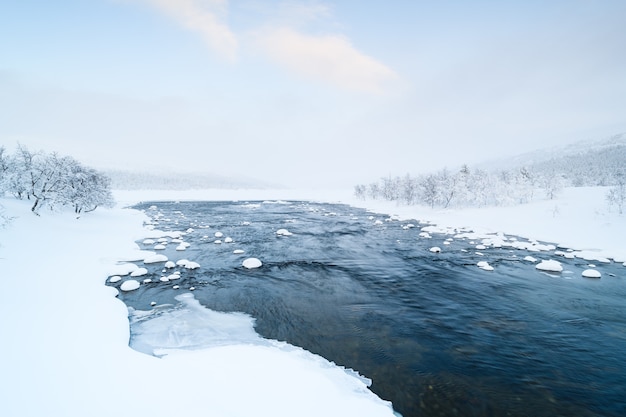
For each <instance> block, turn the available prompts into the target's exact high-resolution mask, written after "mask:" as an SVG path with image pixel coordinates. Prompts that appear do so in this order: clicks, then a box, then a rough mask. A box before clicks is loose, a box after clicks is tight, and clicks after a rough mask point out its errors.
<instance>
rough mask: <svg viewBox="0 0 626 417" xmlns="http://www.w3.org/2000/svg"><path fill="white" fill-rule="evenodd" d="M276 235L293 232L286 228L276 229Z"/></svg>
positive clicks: (287, 234)
mask: <svg viewBox="0 0 626 417" xmlns="http://www.w3.org/2000/svg"><path fill="white" fill-rule="evenodd" d="M276 235H277V236H291V235H293V233H291V232H290V231H289V230H287V229H278V230H277V231H276Z"/></svg>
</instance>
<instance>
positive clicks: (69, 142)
mask: <svg viewBox="0 0 626 417" xmlns="http://www.w3.org/2000/svg"><path fill="white" fill-rule="evenodd" d="M624 21H626V2H624V1H602V0H598V1H576V0H567V1H437V2H434V1H429V2H427V1H409V0H407V1H389V2H380V1H379V2H375V1H358V0H343V1H260V0H241V1H237V0H231V1H228V0H55V1H47V0H20V1H10V0H0V144H3V145H5V146H7V147H8V148H13V147H14V146H15V144H16V143H17V142H20V143H22V144H25V145H27V146H29V147H31V148H33V149H45V150H55V151H58V152H60V153H63V154H70V155H73V156H75V157H76V158H78V159H80V160H82V161H84V162H85V163H88V164H90V165H93V166H96V167H100V168H105V167H118V168H130V167H136V168H139V169H148V168H149V169H153V170H163V171H167V170H185V171H204V172H214V173H216V174H220V175H235V176H245V177H256V178H259V179H262V180H267V181H272V182H278V183H284V184H287V185H320V186H328V185H330V184H338V185H351V184H354V183H359V182H369V181H372V180H375V179H377V178H378V177H380V176H384V175H387V174H392V175H396V174H397V175H403V174H405V173H407V172H409V173H413V174H415V173H419V172H423V171H426V170H431V169H438V168H441V167H443V166H448V167H455V166H457V165H459V164H462V163H470V164H472V163H475V162H478V161H481V160H485V159H491V158H495V157H497V156H499V155H510V154H515V153H517V152H521V151H528V150H534V149H537V148H541V147H543V146H550V145H557V144H564V143H568V142H575V141H579V140H583V139H602V138H604V137H606V136H610V135H611V134H614V133H619V132H624V131H626V116H625V115H626V54H625V53H624V51H626V25H624Z"/></svg>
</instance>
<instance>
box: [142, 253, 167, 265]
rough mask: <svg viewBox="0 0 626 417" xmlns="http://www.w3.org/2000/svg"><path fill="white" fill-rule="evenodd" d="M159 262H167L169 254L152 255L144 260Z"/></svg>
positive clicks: (146, 262)
mask: <svg viewBox="0 0 626 417" xmlns="http://www.w3.org/2000/svg"><path fill="white" fill-rule="evenodd" d="M158 262H167V256H165V255H161V254H159V255H152V256H149V257H147V258H146V259H144V260H143V263H145V264H156V263H158Z"/></svg>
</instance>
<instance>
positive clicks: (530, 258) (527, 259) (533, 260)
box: [524, 255, 537, 263]
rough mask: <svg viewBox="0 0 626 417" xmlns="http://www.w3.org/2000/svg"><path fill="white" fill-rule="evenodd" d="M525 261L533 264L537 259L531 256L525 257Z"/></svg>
mask: <svg viewBox="0 0 626 417" xmlns="http://www.w3.org/2000/svg"><path fill="white" fill-rule="evenodd" d="M524 260H525V261H527V262H532V263H535V262H537V258H534V257H532V256H530V255H529V256H525V257H524Z"/></svg>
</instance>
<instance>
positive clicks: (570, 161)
mask: <svg viewBox="0 0 626 417" xmlns="http://www.w3.org/2000/svg"><path fill="white" fill-rule="evenodd" d="M479 167H481V168H484V169H488V170H490V171H492V170H494V169H499V170H514V169H519V168H522V167H524V168H527V169H528V170H530V171H531V172H534V173H537V174H549V173H556V174H558V175H560V176H561V177H562V178H563V179H564V180H565V181H566V182H567V183H568V185H572V186H576V187H581V186H596V185H600V186H604V185H614V184H615V180H616V178H617V177H618V176H619V175H621V176H626V133H620V134H617V135H614V136H611V137H610V138H607V139H602V140H593V141H580V142H576V143H573V144H569V145H567V146H563V147H555V148H548V149H542V150H539V151H534V152H528V153H524V154H520V155H518V156H515V157H512V158H504V159H501V160H498V161H491V162H489V163H485V164H481V165H480V166H479Z"/></svg>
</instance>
